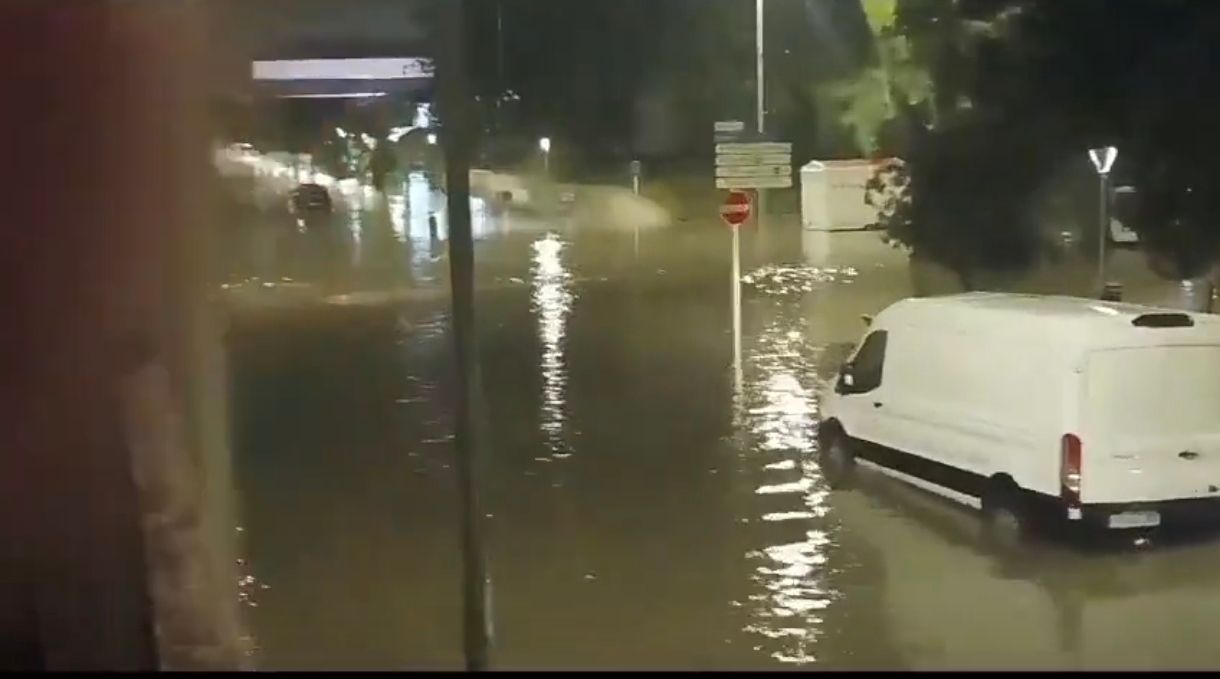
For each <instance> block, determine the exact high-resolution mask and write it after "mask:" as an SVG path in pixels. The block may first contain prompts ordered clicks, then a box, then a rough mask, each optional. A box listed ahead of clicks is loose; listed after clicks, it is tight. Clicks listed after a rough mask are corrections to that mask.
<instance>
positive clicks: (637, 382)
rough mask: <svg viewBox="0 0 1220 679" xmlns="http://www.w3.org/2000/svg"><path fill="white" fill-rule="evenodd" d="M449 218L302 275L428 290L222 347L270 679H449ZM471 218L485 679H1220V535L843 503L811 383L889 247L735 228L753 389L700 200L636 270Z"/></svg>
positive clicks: (898, 261) (391, 214)
mask: <svg viewBox="0 0 1220 679" xmlns="http://www.w3.org/2000/svg"><path fill="white" fill-rule="evenodd" d="M412 191H415V192H416V193H415V194H414V195H413V194H412ZM420 191H422V192H423V193H422V194H421V193H419V192H420ZM429 201H432V206H431V207H428V203H429ZM439 204H440V203H439V202H436V200H434V199H433V198H431V197H429V193H428V189H427V187H426V185H424V186H422V187H421V186H414V185H410V184H409V185H408V187H407V190H406V191H404V195H403V196H402V197H394V196H391V197H390V198H389V199H388V200H386V201H385V202H384V203H377V202H376V201H373V203H372V205H373V207H371V208H369V209H365V210H361V209H357V210H354V211H352V212H351V213H350V214H340V215H338V216H337V217H336V218H335V220H334V224H332V225H331V227H333V228H331V230H330V231H319V233H323V232H325V233H328V234H330V236H333V237H334V238H333V239H331V240H327V239H325V238H320V239H319V241H320V242H322V243H323V245H320V246H319V245H317V243H314V244H313V245H311V246H310V247H315V249H314V250H311V251H310V252H313V253H314V254H313V255H311V256H316V258H317V259H315V260H312V264H309V265H302V268H300V269H298V270H297V271H299V273H298V274H297V276H296V277H295V280H296V281H297V282H299V281H302V280H320V279H321V277H323V276H331V277H332V278H330V279H328V280H329V281H330V283H331V284H334V287H333V288H330V289H329V291H330V293H335V291H336V290H339V289H340V288H343V289H361V290H370V289H375V290H385V289H395V290H401V289H410V290H415V291H417V292H419V291H428V290H431V291H433V292H434V293H435V294H432V295H431V296H429V295H427V294H422V293H421V294H419V295H417V297H418V300H416V301H412V302H411V303H407V304H402V305H399V306H398V307H396V308H395V309H396V310H394V311H382V312H377V311H375V310H373V311H370V310H367V309H366V310H361V311H358V312H355V313H353V312H351V309H350V308H348V307H345V306H344V305H340V304H335V305H331V306H330V307H328V309H327V310H325V311H317V310H310V311H308V312H300V313H295V312H282V313H280V314H278V315H277V316H276V317H275V319H274V320H265V321H257V322H254V321H252V322H241V323H238V324H236V325H235V327H234V332H233V333H231V340H232V343H231V357H230V361H231V370H232V373H233V393H232V396H233V422H234V431H235V445H234V457H235V467H236V471H237V482H238V486H239V491H240V498H241V503H242V517H243V521H242V527H241V538H242V541H243V543H244V551H245V553H246V554H247V557H246V558H247V560H248V563H247V564H246V566H247V569H248V572H249V574H250V578H251V579H250V580H248V581H247V582H246V585H247V590H248V591H247V594H248V598H247V600H246V603H247V604H248V608H247V611H248V613H249V615H250V620H251V623H252V628H253V634H254V637H255V641H256V644H257V646H258V652H257V654H258V655H257V662H258V665H259V666H260V667H261V668H265V669H290V668H299V669H393V668H399V669H401V668H412V669H416V668H450V669H455V668H459V667H460V666H461V663H462V657H461V645H460V644H461V634H460V613H461V603H460V600H459V596H460V591H461V590H460V584H459V574H460V564H461V558H460V554H459V551H458V548H459V542H458V535H459V531H458V517H459V511H458V505H457V503H458V492H457V478H456V465H455V464H454V459H453V454H454V453H453V446H452V439H451V436H452V422H451V415H450V413H451V412H452V403H453V394H452V391H451V389H452V384H451V379H450V374H451V371H452V369H453V367H452V355H451V346H452V342H451V338H450V337H449V335H448V331H449V323H448V306H447V305H448V298H447V295H446V294H444V290H443V287H442V286H443V284H444V280H445V276H446V274H447V266H448V261H447V259H446V258H445V256H444V245H445V243H444V233H443V228H442V229H440V230H439V231H437V230H432V231H430V226H429V220H428V211H429V210H431V209H437V206H439ZM475 212H476V215H475V233H476V239H477V242H476V261H477V263H478V270H477V277H478V279H479V293H478V305H479V306H478V311H477V313H478V323H479V333H480V340H479V342H480V349H481V361H482V363H481V366H482V371H483V373H482V374H483V383H484V386H485V397H486V403H485V412H486V414H487V422H486V425H487V428H486V432H485V434H486V436H485V439H486V441H487V443H488V446H489V455H490V458H491V465H490V468H489V469H488V470H487V473H486V476H485V483H486V486H485V492H486V493H487V496H488V502H487V507H488V511H489V512H490V515H491V520H490V522H489V526H490V529H491V531H492V537H491V539H492V548H491V577H492V581H493V586H492V596H493V598H494V615H495V624H496V643H497V646H496V649H495V652H494V655H493V658H494V660H493V663H494V666H495V667H498V668H627V669H634V668H664V669H682V668H692V669H737V668H784V667H806V668H808V667H827V668H830V667H842V668H918V669H924V668H960V669H967V668H1052V667H1063V668H1122V669H1142V668H1170V667H1173V668H1206V667H1214V666H1216V665H1217V664H1218V663H1220V650H1218V649H1216V648H1215V647H1214V645H1212V644H1209V643H1207V641H1206V640H1207V639H1208V638H1209V636H1208V635H1209V633H1210V632H1211V630H1212V629H1214V627H1215V625H1216V624H1217V622H1220V573H1217V571H1216V569H1215V568H1214V564H1215V563H1216V562H1217V560H1220V541H1216V540H1209V539H1192V540H1189V541H1186V542H1183V543H1181V544H1174V545H1162V544H1158V543H1156V542H1155V541H1154V543H1153V544H1149V545H1145V546H1143V547H1141V548H1138V549H1135V548H1132V549H1106V550H1101V551H1097V550H1078V549H1070V548H1067V547H1065V546H1062V545H1057V544H1039V545H1036V546H1035V547H1034V548H1033V550H1032V551H1031V552H1030V553H1028V554H1025V555H1023V556H1022V557H1021V558H1019V559H1018V560H1016V561H1013V560H1010V559H1000V558H998V557H996V556H994V555H991V554H989V553H988V552H987V551H986V550H985V549H984V548H983V547H982V546H981V544H980V542H979V541H978V540H977V539H976V537H975V534H976V532H977V528H978V519H977V518H976V517H975V516H974V515H972V514H970V513H968V512H967V511H965V510H961V509H958V508H957V507H954V506H947V505H945V504H944V503H942V502H941V501H940V500H939V499H933V498H931V497H930V496H925V495H923V494H921V493H919V492H918V491H914V490H908V489H906V488H901V487H897V486H895V485H894V484H893V483H891V482H888V481H885V480H882V479H880V478H876V479H874V478H871V477H870V478H866V479H865V482H864V483H862V484H861V487H860V488H857V489H855V490H852V491H843V492H836V493H833V494H832V493H831V492H830V490H829V489H828V488H827V486H826V485H825V483H824V482H823V480H822V478H821V475H820V472H819V469H818V467H817V465H816V462H815V458H816V453H817V443H816V436H815V434H816V424H817V420H818V391H819V388H820V384H821V383H822V382H823V381H825V380H828V379H830V378H831V377H832V376H833V375H834V374H835V371H836V370H837V368H838V365H839V363H840V362H841V361H842V360H843V358H844V357H845V356H846V353H847V352H848V351H849V349H850V345H851V343H852V342H854V341H855V340H856V339H857V338H858V336H859V335H860V332H861V331H862V329H863V327H864V325H863V322H862V320H861V318H860V316H861V315H862V314H872V313H875V312H876V311H878V310H879V309H881V308H882V307H884V306H885V305H886V304H888V303H890V302H892V301H895V300H897V299H900V298H902V297H905V296H908V295H909V294H910V276H909V274H908V270H907V264H906V257H905V255H904V254H903V253H901V252H899V251H896V250H892V249H890V248H888V247H886V246H884V245H880V244H879V242H878V236H877V235H876V234H870V233H852V234H837V235H833V236H830V235H827V234H809V233H804V234H803V233H802V232H801V231H800V229H799V227H798V226H797V225H796V224H795V222H794V221H793V220H792V219H784V218H778V217H777V218H775V219H774V220H773V221H772V222H771V223H770V224H768V225H767V226H766V227H765V230H764V231H762V232H761V233H760V232H758V231H757V230H755V229H753V228H751V229H749V230H746V231H744V232H743V258H744V266H743V272H744V273H745V281H746V282H745V285H744V291H743V300H744V312H743V323H744V325H743V327H744V330H743V335H744V336H743V352H744V365H743V370H744V388H743V392H742V393H740V394H736V393H734V388H733V379H732V365H731V362H732V341H731V339H732V338H731V337H730V334H729V329H730V328H731V323H730V309H729V280H728V272H729V250H728V248H729V234H728V232H727V230H726V229H725V228H724V227H723V226H721V225H720V224H719V223H718V222H717V221H716V220H715V219H714V218H713V217H711V215H714V206H709V207H708V213H709V218H708V219H707V220H706V221H702V222H687V223H678V224H676V225H674V226H672V227H669V228H665V229H651V230H648V231H647V232H644V233H642V234H641V238H640V246H639V254H638V256H637V254H636V253H635V250H634V242H633V238H634V233H633V230H632V228H631V227H630V225H628V226H627V227H625V228H624V227H622V226H619V225H615V226H613V227H609V226H607V225H606V224H605V223H599V221H598V220H599V219H603V217H599V216H598V215H597V214H596V211H591V212H584V213H578V214H576V215H574V216H573V217H572V218H571V219H565V218H545V219H544V218H538V217H530V216H527V215H525V214H523V213H516V212H514V213H512V214H509V215H501V214H493V211H492V210H490V209H489V208H487V207H486V206H481V205H479V206H476V210H475ZM442 224H443V220H442ZM256 226H257V224H256ZM254 230H257V229H254ZM298 235H299V234H298ZM330 236H328V237H327V238H329V237H330ZM250 238H251V236H250V234H249V233H245V234H242V235H240V238H239V240H240V241H241V242H242V243H244V244H245V245H243V246H242V248H243V250H242V251H248V244H249V242H250ZM298 240H300V239H298ZM294 242H295V241H294ZM303 257H304V256H303ZM251 261H253V260H251ZM297 261H298V262H299V261H310V260H305V259H298V260H297ZM250 266H252V267H256V266H259V265H258V264H257V263H256V264H251V265H250ZM276 266H279V265H276ZM248 272H249V271H247V273H248ZM319 272H327V273H325V274H323V273H319ZM328 285H329V284H328ZM328 294H329V293H328ZM335 294H338V293H335ZM254 315H257V314H254Z"/></svg>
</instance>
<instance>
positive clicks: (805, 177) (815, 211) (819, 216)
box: [801, 159, 891, 231]
mask: <svg viewBox="0 0 1220 679" xmlns="http://www.w3.org/2000/svg"><path fill="white" fill-rule="evenodd" d="M888 162H891V161H890V160H889V159H882V160H875V161H874V160H813V161H810V162H809V163H806V164H805V166H804V167H802V168H801V224H802V226H803V227H804V228H805V229H810V230H818V231H850V230H859V229H864V228H866V227H868V226H869V225H871V224H873V223H875V222H876V221H877V209H876V208H874V207H872V206H870V205H868V204H867V203H866V202H864V197H865V186H866V185H867V183H868V180H869V179H871V178H872V177H873V174H874V173H875V172H876V171H877V169H878V168H879V167H881V166H882V165H883V164H885V163H888Z"/></svg>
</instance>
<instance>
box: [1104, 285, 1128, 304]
mask: <svg viewBox="0 0 1220 679" xmlns="http://www.w3.org/2000/svg"><path fill="white" fill-rule="evenodd" d="M1101 299H1102V300H1103V301H1106V302H1121V301H1123V284H1122V283H1114V282H1110V283H1106V284H1105V287H1103V288H1102V291H1101Z"/></svg>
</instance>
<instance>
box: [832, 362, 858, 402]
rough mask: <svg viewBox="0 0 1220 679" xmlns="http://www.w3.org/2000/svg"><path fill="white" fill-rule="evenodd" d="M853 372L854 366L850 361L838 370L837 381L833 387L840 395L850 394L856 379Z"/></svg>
mask: <svg viewBox="0 0 1220 679" xmlns="http://www.w3.org/2000/svg"><path fill="white" fill-rule="evenodd" d="M854 371H855V365H853V364H852V362H851V361H848V362H847V363H844V364H843V366H842V367H841V368H839V381H838V383H837V384H836V385H835V391H836V392H838V393H840V394H850V393H851V390H852V388H853V387H855V386H856V378H855V375H854V374H853V373H854Z"/></svg>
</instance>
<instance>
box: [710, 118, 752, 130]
mask: <svg viewBox="0 0 1220 679" xmlns="http://www.w3.org/2000/svg"><path fill="white" fill-rule="evenodd" d="M745 129H746V124H745V123H744V122H742V121H740V120H717V121H716V122H715V123H714V124H713V126H712V131H714V132H742V131H744V130H745Z"/></svg>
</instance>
